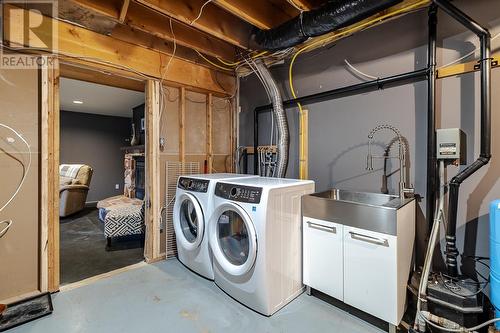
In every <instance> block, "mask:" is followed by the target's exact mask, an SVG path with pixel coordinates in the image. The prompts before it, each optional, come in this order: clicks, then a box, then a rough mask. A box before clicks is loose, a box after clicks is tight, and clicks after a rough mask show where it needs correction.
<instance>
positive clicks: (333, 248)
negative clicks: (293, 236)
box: [302, 217, 344, 300]
mask: <svg viewBox="0 0 500 333" xmlns="http://www.w3.org/2000/svg"><path fill="white" fill-rule="evenodd" d="M302 223H303V225H302V228H303V237H304V242H303V243H304V244H303V248H304V250H303V253H304V258H303V260H304V273H303V274H304V284H305V285H307V286H310V287H312V288H314V289H317V290H319V291H321V292H323V293H325V294H327V295H330V296H332V297H335V298H337V299H339V300H343V299H344V291H343V289H344V285H343V279H344V276H343V272H342V270H343V264H342V262H343V253H342V250H343V249H342V248H343V246H342V227H343V226H342V225H340V224H337V223H333V222H329V221H322V220H317V219H313V218H308V217H304V218H303V222H302Z"/></svg>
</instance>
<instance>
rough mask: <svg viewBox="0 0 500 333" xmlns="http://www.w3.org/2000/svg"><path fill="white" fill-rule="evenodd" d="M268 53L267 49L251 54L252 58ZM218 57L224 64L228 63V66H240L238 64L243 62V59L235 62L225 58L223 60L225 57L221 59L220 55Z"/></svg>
mask: <svg viewBox="0 0 500 333" xmlns="http://www.w3.org/2000/svg"><path fill="white" fill-rule="evenodd" d="M266 53H267V51H262V52H259V53H257V54H255V55H253V56H251V58H252V59H255V58H258V57H260V56H263V55H264V54H266ZM216 59H217V60H219V61H220V62H221V63H223V64H224V65H226V66H232V67H236V66H238V65H240V64H242V63H243V60H240V61H235V62H227V61H225V60H223V59H221V58H219V57H217V58H216Z"/></svg>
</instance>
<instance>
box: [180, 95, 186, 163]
mask: <svg viewBox="0 0 500 333" xmlns="http://www.w3.org/2000/svg"><path fill="white" fill-rule="evenodd" d="M179 98H180V103H181V106H180V113H179V161H180V162H181V163H185V162H186V88H184V87H181V89H180V96H179Z"/></svg>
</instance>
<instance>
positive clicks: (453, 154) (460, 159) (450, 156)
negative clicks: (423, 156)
mask: <svg viewBox="0 0 500 333" xmlns="http://www.w3.org/2000/svg"><path fill="white" fill-rule="evenodd" d="M436 139H437V159H438V160H450V161H451V160H454V161H456V162H457V163H459V164H462V165H464V164H467V142H466V137H465V133H464V132H463V131H462V130H461V129H460V128H441V129H438V130H437V131H436Z"/></svg>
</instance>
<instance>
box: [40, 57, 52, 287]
mask: <svg viewBox="0 0 500 333" xmlns="http://www.w3.org/2000/svg"><path fill="white" fill-rule="evenodd" d="M41 59H42V63H43V64H44V65H43V66H42V68H41V70H40V72H41V73H40V74H41V75H40V76H41V82H40V90H41V91H40V95H41V103H40V108H41V110H40V113H41V131H40V132H41V138H40V141H41V159H40V179H41V184H40V185H41V186H40V191H41V195H40V197H41V200H40V282H39V289H40V291H41V292H46V291H48V290H49V268H48V266H49V265H48V241H49V236H48V233H49V220H50V212H49V210H50V209H51V206H50V204H49V201H50V199H49V197H50V190H49V188H50V187H51V184H50V179H51V177H50V171H49V141H50V140H51V138H50V133H49V130H51V126H50V125H49V121H50V119H49V107H50V106H49V99H50V98H49V93H50V90H49V84H50V83H49V70H50V68H49V67H48V66H47V64H48V57H46V56H43V57H41Z"/></svg>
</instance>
